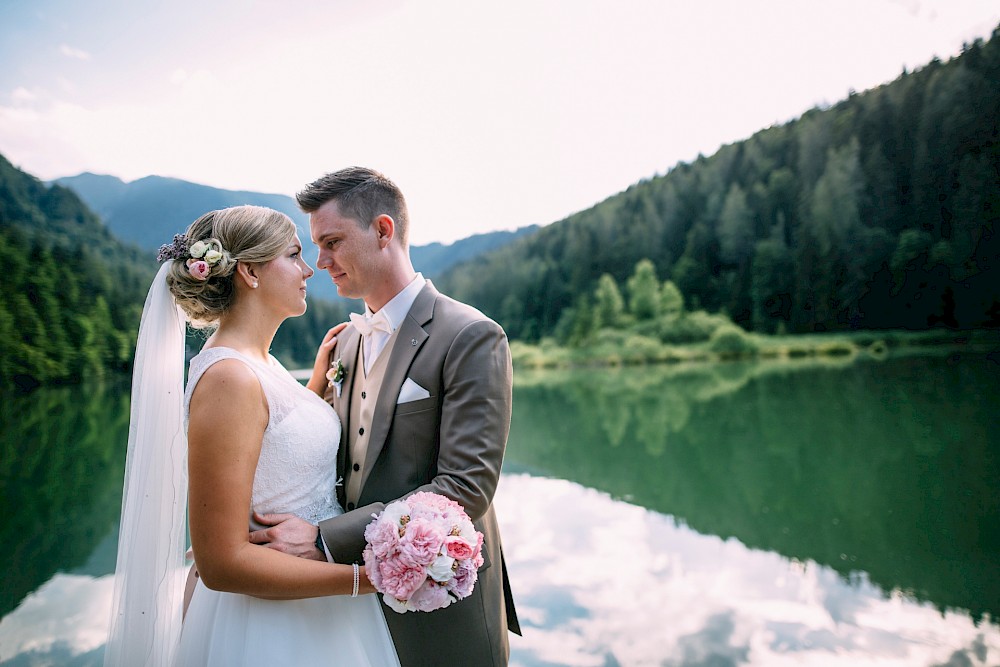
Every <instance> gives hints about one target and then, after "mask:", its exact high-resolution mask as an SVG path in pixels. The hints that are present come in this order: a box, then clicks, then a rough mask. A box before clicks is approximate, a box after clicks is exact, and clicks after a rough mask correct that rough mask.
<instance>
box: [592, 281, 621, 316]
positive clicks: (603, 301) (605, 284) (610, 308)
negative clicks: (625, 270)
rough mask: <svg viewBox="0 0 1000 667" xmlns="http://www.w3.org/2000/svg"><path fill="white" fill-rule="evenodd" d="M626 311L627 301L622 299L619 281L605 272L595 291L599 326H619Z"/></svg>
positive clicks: (595, 305) (595, 307)
mask: <svg viewBox="0 0 1000 667" xmlns="http://www.w3.org/2000/svg"><path fill="white" fill-rule="evenodd" d="M624 312H625V302H624V300H623V299H622V294H621V291H619V289H618V283H616V282H615V279H614V278H612V277H611V274H608V273H605V274H603V275H602V276H601V277H600V279H599V280H598V281H597V289H596V290H595V291H594V321H595V323H596V325H597V327H598V328H602V327H614V326H618V325H619V324H620V323H621V321H622V315H623V314H624Z"/></svg>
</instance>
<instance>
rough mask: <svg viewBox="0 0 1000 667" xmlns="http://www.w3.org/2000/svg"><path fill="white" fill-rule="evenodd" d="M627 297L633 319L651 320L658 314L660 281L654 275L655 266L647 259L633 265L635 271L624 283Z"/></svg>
mask: <svg viewBox="0 0 1000 667" xmlns="http://www.w3.org/2000/svg"><path fill="white" fill-rule="evenodd" d="M626 287H627V289H628V298H629V312H630V313H632V316H633V317H635V319H637V320H639V321H642V320H651V319H653V318H655V317H656V316H657V315H659V314H660V281H659V279H658V278H657V277H656V267H655V266H653V262H651V261H650V260H648V259H642V260H640V261H639V262H638V263H637V264H636V265H635V271H634V272H633V273H632V275H631V276H630V277H629V279H628V282H627V284H626Z"/></svg>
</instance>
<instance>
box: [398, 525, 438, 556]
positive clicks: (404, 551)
mask: <svg viewBox="0 0 1000 667" xmlns="http://www.w3.org/2000/svg"><path fill="white" fill-rule="evenodd" d="M444 538H445V534H444V531H443V530H441V527H440V526H438V525H437V524H436V523H433V522H431V521H428V520H427V519H412V520H411V521H410V522H409V523H408V524H406V532H405V533H404V534H403V536H402V537H401V538H399V558H400V560H403V561H405V562H407V563H408V564H410V565H414V566H427V565H430V564H431V563H433V562H434V559H435V558H437V557H438V554H439V553H440V551H441V546H442V545H443V544H444Z"/></svg>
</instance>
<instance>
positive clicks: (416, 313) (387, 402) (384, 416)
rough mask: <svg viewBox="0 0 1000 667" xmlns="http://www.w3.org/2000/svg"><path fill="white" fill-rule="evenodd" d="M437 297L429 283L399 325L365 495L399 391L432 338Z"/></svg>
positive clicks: (366, 471)
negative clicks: (426, 327) (428, 326)
mask: <svg viewBox="0 0 1000 667" xmlns="http://www.w3.org/2000/svg"><path fill="white" fill-rule="evenodd" d="M437 296H438V291H437V290H436V289H434V286H433V285H432V284H431V283H430V281H428V282H427V284H426V285H425V286H424V288H423V289H422V290H420V293H419V294H418V295H417V298H416V299H415V300H414V301H413V305H412V306H411V307H410V312H409V313H407V314H406V319H405V320H403V323H402V324H401V325H399V330H398V331H397V332H396V342H395V343H394V344H393V346H392V351H391V353H390V355H389V358H388V359H387V360H386V368H385V376H384V377H383V378H382V386H381V387H380V388H379V392H378V402H377V403H376V404H375V412H374V413H373V414H372V434H371V438H370V439H369V440H368V453H367V454H366V455H365V469H364V471H363V473H362V474H363V477H362V478H361V490H362V493H364V488H365V483H366V482H367V481H368V475H370V474H371V471H372V468H374V467H375V461H377V460H378V457H379V454H380V453H381V452H382V449H383V447H385V441H386V438H387V437H388V435H389V427H390V426H391V425H392V418H393V415H394V414H395V413H396V400H397V399H398V398H399V390H400V389H401V388H402V387H403V382H405V381H406V375H407V373H408V372H409V370H410V366H411V365H412V364H413V360H414V359H415V358H416V356H417V353H418V352H419V351H420V348H422V347H423V346H424V343H425V342H426V341H427V338H428V337H429V334H428V333H427V331H425V330H424V325H425V324H426V323H427V322H429V321H430V320H431V318H432V317H433V315H434V301H435V299H436V298H437Z"/></svg>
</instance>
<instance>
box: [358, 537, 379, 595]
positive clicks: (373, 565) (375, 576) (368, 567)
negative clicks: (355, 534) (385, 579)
mask: <svg viewBox="0 0 1000 667" xmlns="http://www.w3.org/2000/svg"><path fill="white" fill-rule="evenodd" d="M362 556H363V557H364V559H365V574H367V575H368V580H369V581H371V582H372V586H374V587H375V590H379V591H380V590H382V570H381V569H379V565H378V561H377V560H375V554H374V553H372V548H371V547H365V550H364V553H363V554H362Z"/></svg>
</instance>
